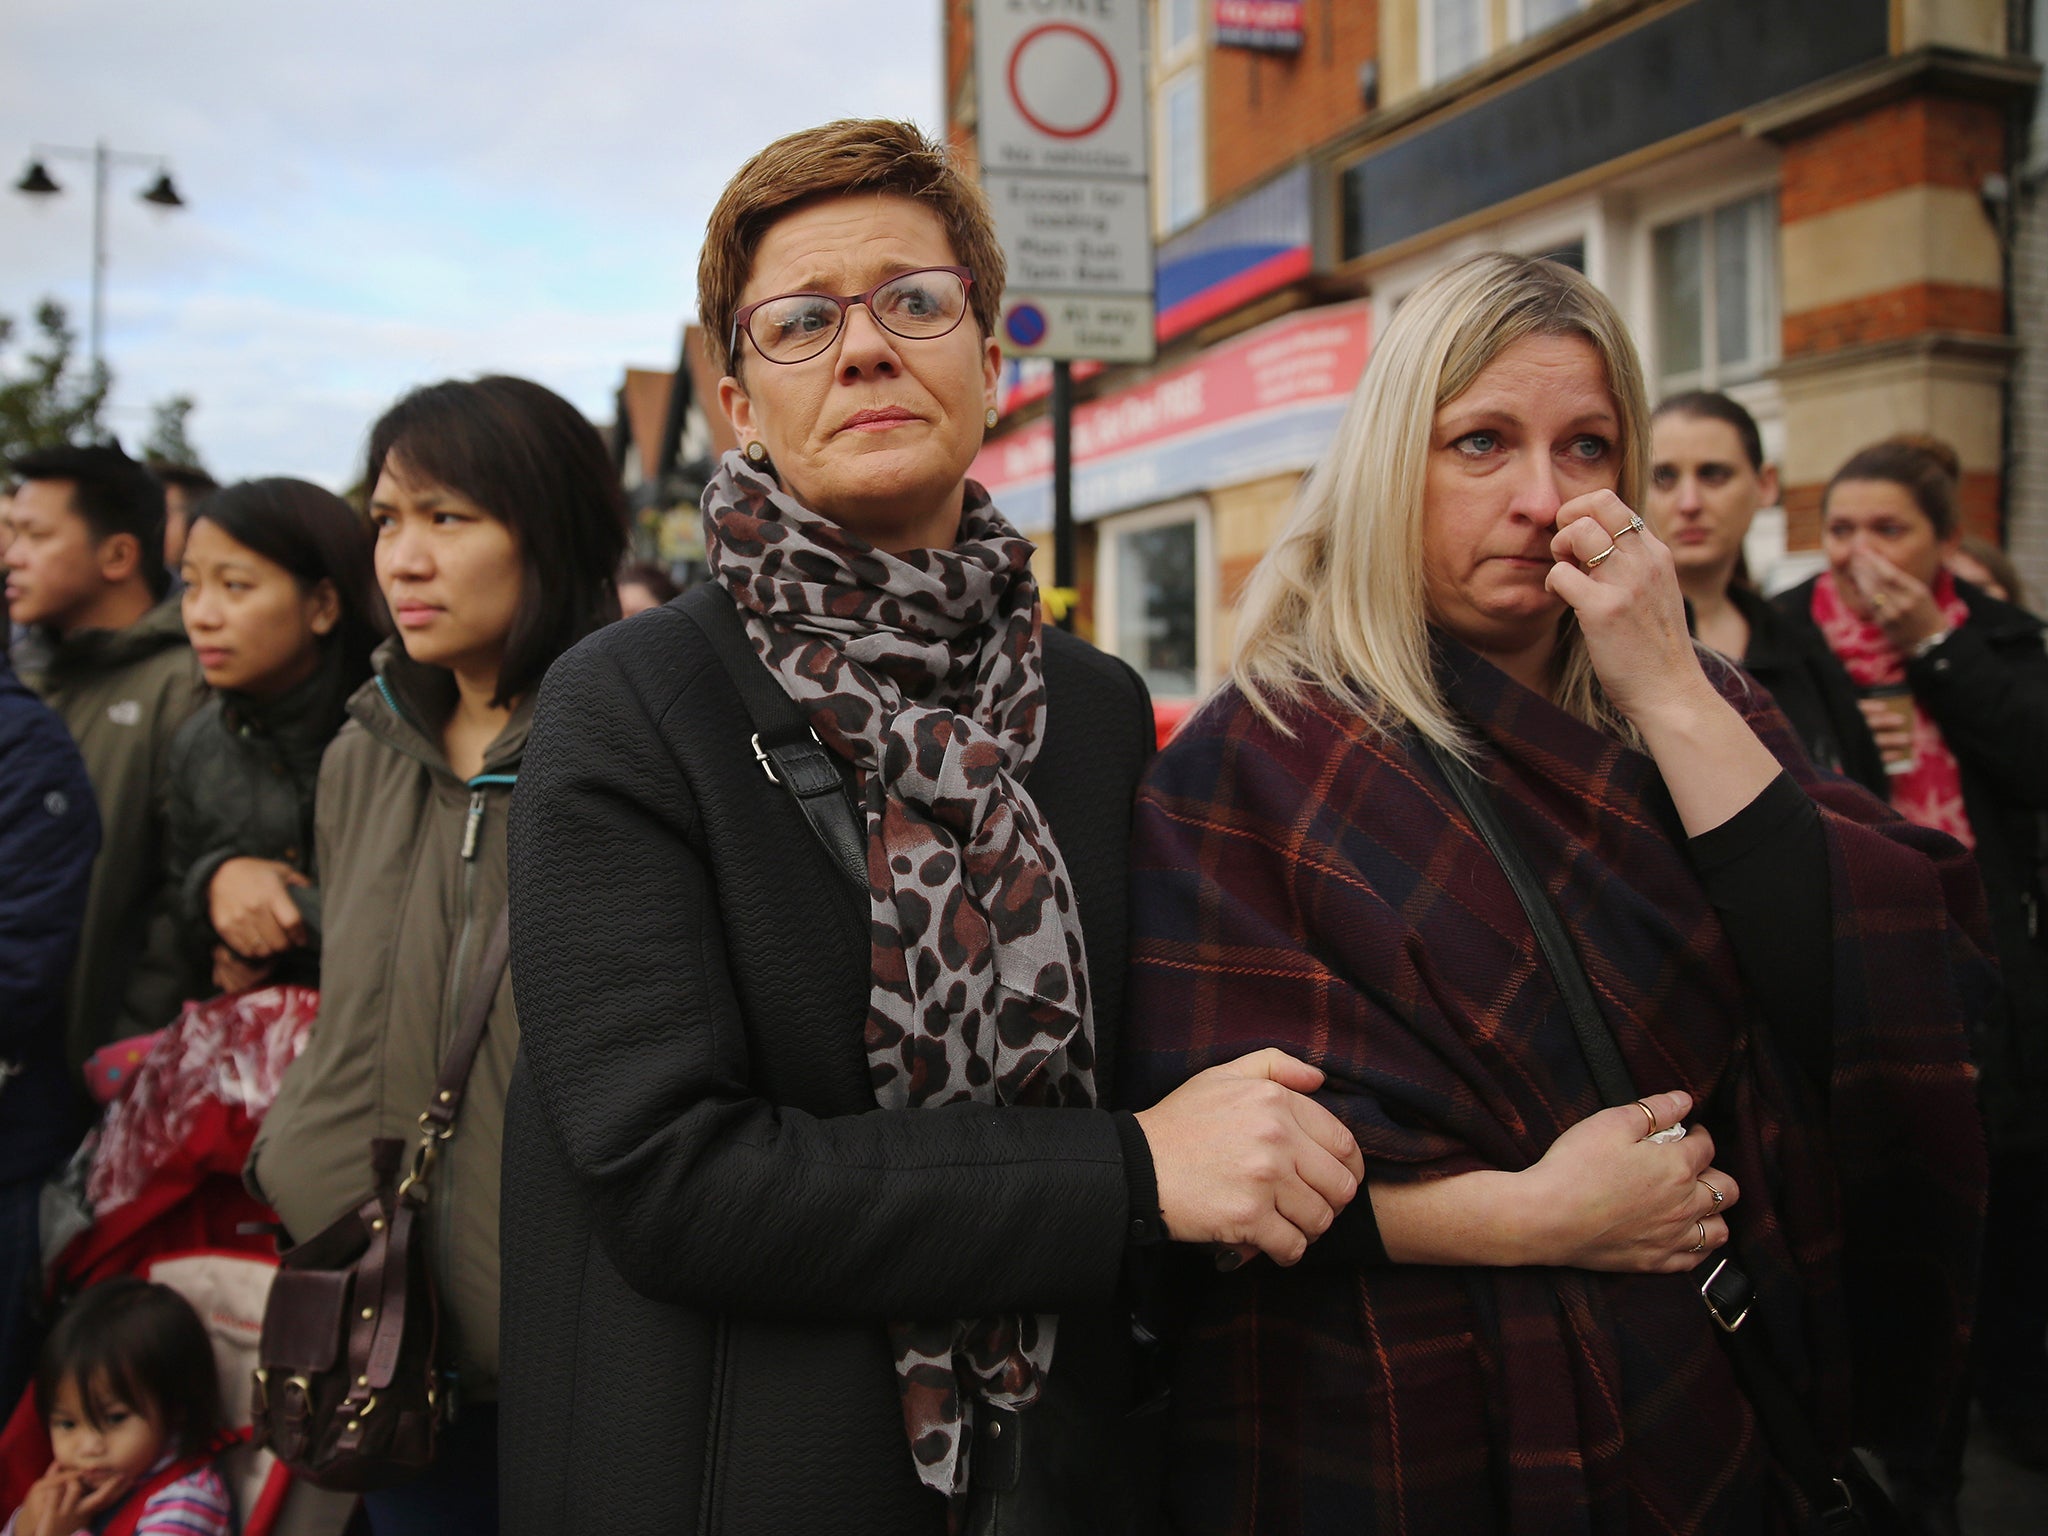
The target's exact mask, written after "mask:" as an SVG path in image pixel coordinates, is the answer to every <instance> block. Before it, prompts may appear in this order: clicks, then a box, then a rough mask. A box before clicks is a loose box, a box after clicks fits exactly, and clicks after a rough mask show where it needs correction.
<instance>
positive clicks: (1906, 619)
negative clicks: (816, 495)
mask: <svg viewBox="0 0 2048 1536" xmlns="http://www.w3.org/2000/svg"><path fill="white" fill-rule="evenodd" d="M1849 579H1850V580H1851V581H1853V582H1854V583H1855V584H1856V590H1857V591H1858V592H1860V593H1861V594H1862V595H1863V600H1864V602H1866V603H1868V604H1869V605H1870V616H1871V617H1872V618H1873V619H1875V620H1877V623H1878V627H1879V628H1880V629H1882V630H1883V631H1884V633H1885V638H1886V639H1888V640H1890V641H1891V643H1892V644H1893V645H1894V646H1896V647H1897V648H1898V649H1900V650H1902V651H1911V650H1912V649H1913V647H1914V646H1916V645H1918V644H1919V643H1920V642H1921V641H1922V640H1928V639H1932V638H1933V637H1934V636H1936V635H1938V634H1940V633H1941V632H1942V631H1943V630H1944V629H1947V628H1948V622H1947V621H1946V620H1945V619H1943V618H1942V616H1941V607H1940V605H1939V604H1937V603H1936V602H1935V601H1934V589H1933V588H1931V587H1929V586H1928V585H1927V583H1926V582H1924V581H1922V580H1921V579H1920V578H1919V577H1917V576H1915V575H1913V574H1912V572H1910V571H1904V570H1901V569H1900V568H1899V567H1898V566H1896V565H1894V564H1892V563H1891V561H1889V560H1887V559H1885V557H1884V556H1883V555H1881V554H1879V553H1878V552H1877V551H1876V550H1874V549H1859V550H1857V551H1856V552H1855V553H1854V554H1852V555H1851V556H1850V557H1849Z"/></svg>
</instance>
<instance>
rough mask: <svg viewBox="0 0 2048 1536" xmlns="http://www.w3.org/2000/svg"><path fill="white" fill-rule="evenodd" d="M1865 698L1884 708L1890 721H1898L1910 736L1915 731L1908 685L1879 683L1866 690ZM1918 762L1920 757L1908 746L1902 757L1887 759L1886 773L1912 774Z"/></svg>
mask: <svg viewBox="0 0 2048 1536" xmlns="http://www.w3.org/2000/svg"><path fill="white" fill-rule="evenodd" d="M1863 697H1864V698H1866V699H1869V700H1871V701H1872V702H1873V703H1876V704H1878V705H1880V706H1882V708H1883V711H1884V713H1885V714H1886V715H1887V716H1888V717H1889V718H1890V719H1892V720H1895V721H1897V722H1898V724H1900V725H1901V726H1903V727H1905V729H1906V731H1907V732H1908V733H1909V734H1910V733H1911V731H1912V729H1913V690H1912V688H1911V686H1910V685H1908V684H1906V683H1879V684H1877V685H1876V686H1875V687H1870V688H1865V689H1864V690H1863ZM1918 762H1919V758H1918V756H1917V755H1916V754H1915V753H1914V751H1913V749H1912V747H1911V746H1908V747H1907V748H1906V750H1905V752H1904V753H1903V754H1901V755H1900V756H1897V757H1889V756H1888V757H1886V758H1885V760H1884V771H1885V772H1886V773H1911V772H1912V771H1913V768H1914V766H1915V764H1917V763H1918Z"/></svg>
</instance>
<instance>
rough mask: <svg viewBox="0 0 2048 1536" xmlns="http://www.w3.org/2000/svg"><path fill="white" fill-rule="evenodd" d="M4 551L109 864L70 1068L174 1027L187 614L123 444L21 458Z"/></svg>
mask: <svg viewBox="0 0 2048 1536" xmlns="http://www.w3.org/2000/svg"><path fill="white" fill-rule="evenodd" d="M13 468H14V473H15V475H16V476H17V478H18V479H19V480H20V482H21V483H20V485H19V486H18V487H17V489H16V490H15V493H14V503H13V508H12V525H13V538H12V540H11V541H10V542H9V543H8V546H7V551H6V555H5V563H6V569H7V600H8V603H9V605H10V607H11V608H12V611H13V617H14V618H15V619H16V620H17V621H19V622H21V623H24V624H27V625H29V626H31V627H32V628H33V629H35V630H37V631H39V632H41V634H42V635H43V636H44V637H46V638H47V639H48V640H49V642H50V653H49V661H48V665H47V669H46V670H45V671H44V672H43V674H42V676H41V677H40V678H36V677H30V678H29V679H28V681H29V683H30V684H31V685H32V686H34V687H36V688H37V689H38V690H39V691H40V692H41V694H42V695H43V698H44V700H45V701H46V702H47V703H48V704H49V705H50V707H51V708H52V709H54V710H55V711H56V712H57V714H58V716H59V717H60V718H61V719H62V720H63V722H64V724H65V726H66V727H68V728H69V730H70V732H71V736H72V739H73V740H74V741H76V742H77V744H78V749H79V752H80V753H81V755H82V756H83V757H84V759H85V768H86V773H87V774H88V776H89V777H90V778H91V781H92V788H93V793H94V795H95V797H96V798H97V799H98V802H99V811H100V823H101V832H102V837H101V843H100V854H99V857H98V859H97V860H96V861H95V862H94V865H93V875H92V886H91V890H90V892H89V893H88V895H87V898H86V913H85V928H84V934H83V937H82V939H81V941H80V944H79V950H78V960H77V963H76V964H75V966H74V967H73V969H72V976H71V986H70V992H69V999H68V1002H67V1006H66V1027H65V1045H66V1054H67V1057H68V1059H69V1061H70V1064H71V1066H72V1068H73V1069H74V1070H76V1069H77V1068H78V1067H79V1066H80V1065H81V1064H82V1063H83V1062H84V1060H85V1058H86V1057H87V1056H89V1055H91V1054H92V1052H93V1051H95V1050H97V1049H98V1048H99V1047H100V1046H102V1045H105V1044H107V1043H108V1042H109V1041H110V1040H114V1039H118V1038H120V1037H121V1036H124V1035H133V1034H140V1033H144V1032H146V1031H148V1030H152V1029H157V1028H160V1027H161V1026H163V1025H165V1024H167V1023H169V1022H170V1021H171V1019H172V1018H173V1017H174V1016H175V1015H176V1013H177V1011H178V1006H179V1004H180V1003H181V1002H182V1001H183V1000H184V996H185V992H186V990H187V988H186V982H187V980H188V978H187V977H186V976H185V975H184V966H183V962H182V960H181V958H180V953H179V948H178V944H177V935H176V928H175V924H174V922H173V920H172V916H171V912H170V906H169V893H168V892H167V891H166V890H165V889H164V872H163V805H164V782H165V770H166V760H167V758H168V756H169V749H170V744H171V737H172V736H173V735H174V734H175V733H176V731H177V729H178V727H179V726H180V725H182V724H183V723H184V721H185V719H186V717H187V716H189V715H190V714H191V713H192V711H193V710H194V709H196V708H197V707H198V705H199V702H200V700H201V698H202V697H203V684H202V682H201V679H200V675H199V669H198V666H197V664H196V663H195V661H194V659H193V656H192V651H191V648H190V647H189V646H188V645H187V644H186V641H185V628H184V625H183V623H182V622H181V620H180V617H179V612H178V605H177V604H176V603H175V602H166V601H164V594H165V592H166V590H167V588H168V585H169V581H168V577H167V576H166V573H165V570H164V564H163V547H164V546H163V536H164V495H163V490H162V488H161V487H160V486H158V484H157V483H156V481H154V480H153V479H151V478H150V476H149V473H148V471H147V470H145V469H144V468H143V467H142V465H140V464H138V463H137V462H136V461H135V460H133V459H131V458H129V457H128V455H127V454H125V453H123V452H122V451H121V450H120V448H118V447H112V446H107V447H100V446H95V447H78V448H54V449H49V450H46V451H44V452H40V453H34V454H29V455H27V456H25V457H23V458H20V459H17V460H15V461H14V466H13Z"/></svg>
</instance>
